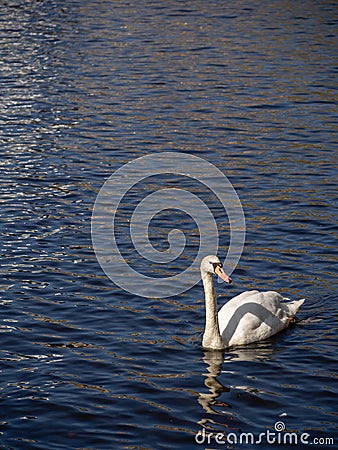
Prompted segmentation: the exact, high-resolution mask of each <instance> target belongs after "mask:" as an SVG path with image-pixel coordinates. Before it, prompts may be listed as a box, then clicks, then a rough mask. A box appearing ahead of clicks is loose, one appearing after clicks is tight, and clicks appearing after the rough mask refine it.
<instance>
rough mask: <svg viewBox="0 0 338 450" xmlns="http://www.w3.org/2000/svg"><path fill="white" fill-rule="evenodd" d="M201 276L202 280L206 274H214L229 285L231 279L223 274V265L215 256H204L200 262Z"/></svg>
mask: <svg viewBox="0 0 338 450" xmlns="http://www.w3.org/2000/svg"><path fill="white" fill-rule="evenodd" d="M201 274H202V278H203V276H204V275H206V274H212V275H213V274H216V275H218V276H219V277H220V278H221V279H222V280H223V281H225V282H226V283H231V282H232V280H231V278H230V277H229V276H228V275H227V274H226V273H225V272H224V270H223V264H222V263H221V261H220V260H219V259H218V258H217V256H213V255H210V256H206V257H205V258H203V259H202V262H201Z"/></svg>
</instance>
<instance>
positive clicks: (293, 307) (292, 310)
mask: <svg viewBox="0 0 338 450" xmlns="http://www.w3.org/2000/svg"><path fill="white" fill-rule="evenodd" d="M304 302H305V298H302V299H300V300H294V301H293V302H288V303H285V306H286V307H287V311H288V314H289V315H290V317H294V316H295V315H296V314H297V311H298V310H299V308H300V307H301V306H302V304H303V303H304Z"/></svg>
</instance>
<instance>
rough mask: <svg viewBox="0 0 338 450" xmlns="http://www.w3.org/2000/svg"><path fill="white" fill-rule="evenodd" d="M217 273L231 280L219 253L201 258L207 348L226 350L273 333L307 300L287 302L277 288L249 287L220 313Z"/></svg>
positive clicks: (229, 281)
mask: <svg viewBox="0 0 338 450" xmlns="http://www.w3.org/2000/svg"><path fill="white" fill-rule="evenodd" d="M214 274H216V275H218V276H219V277H220V278H221V279H222V280H223V281H225V282H226V283H231V282H232V280H231V278H230V277H229V276H228V275H227V274H226V273H225V272H224V270H223V267H222V263H221V262H220V260H219V259H218V258H217V256H213V255H210V256H206V257H205V258H203V260H202V262H201V277H202V281H203V287H204V293H205V309H206V316H205V330H204V334H203V341H202V346H203V348H205V349H212V350H224V349H226V348H228V347H232V346H235V345H245V344H249V343H251V342H257V341H262V340H263V339H266V338H268V337H270V336H273V335H274V334H276V333H278V332H279V331H281V330H283V329H284V328H286V327H287V326H288V325H289V324H290V323H293V322H294V321H295V319H294V316H295V315H296V313H297V311H298V309H299V308H300V307H301V305H302V304H303V303H304V301H305V299H301V300H294V301H292V302H288V303H285V302H283V300H288V299H286V298H284V297H282V296H281V295H280V294H278V292H274V291H267V292H259V291H246V292H242V293H241V294H239V295H237V296H236V297H234V298H232V299H231V300H229V301H228V302H227V303H226V304H225V305H224V306H223V307H222V308H221V309H220V311H219V312H218V314H217V301H216V292H215V288H214V282H213V275H214Z"/></svg>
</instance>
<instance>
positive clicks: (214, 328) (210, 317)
mask: <svg viewBox="0 0 338 450" xmlns="http://www.w3.org/2000/svg"><path fill="white" fill-rule="evenodd" d="M202 281H203V286H204V293H205V330H204V335H203V342H202V345H203V347H204V348H209V349H214V350H223V349H224V348H225V346H224V343H223V340H222V337H221V335H220V332H219V324H218V312H217V301H216V293H215V288H214V282H213V279H212V275H211V274H209V273H207V274H204V275H202Z"/></svg>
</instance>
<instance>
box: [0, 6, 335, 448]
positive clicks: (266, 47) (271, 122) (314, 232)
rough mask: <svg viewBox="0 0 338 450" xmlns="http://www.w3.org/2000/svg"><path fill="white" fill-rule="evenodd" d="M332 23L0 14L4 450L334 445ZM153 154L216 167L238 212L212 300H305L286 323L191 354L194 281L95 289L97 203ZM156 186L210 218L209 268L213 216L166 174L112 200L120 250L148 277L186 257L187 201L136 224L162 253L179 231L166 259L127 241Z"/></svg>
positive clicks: (196, 342) (300, 10)
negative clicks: (235, 248) (240, 239)
mask: <svg viewBox="0 0 338 450" xmlns="http://www.w3.org/2000/svg"><path fill="white" fill-rule="evenodd" d="M336 31H337V3H336V2H333V1H324V0H320V1H318V2H312V1H299V2H289V1H279V0H276V1H273V2H271V1H264V0H263V1H259V2H258V1H252V2H244V1H238V2H223V1H218V0H215V1H212V2H204V1H200V0H197V1H194V2H183V1H178V0H176V1H168V2H153V1H137V2H136V1H131V2H122V1H119V0H116V1H109V0H107V1H99V0H97V1H95V0H92V1H86V0H84V1H80V0H78V1H77V0H69V1H64V2H59V1H56V0H45V1H36V2H27V1H24V0H7V1H6V2H2V4H1V5H0V43H1V45H0V62H1V66H0V68H1V102H0V104H1V106H0V122H1V140H0V142H1V144H0V145H1V147H0V148H1V153H0V164H1V178H0V180H1V197H0V201H1V209H0V219H1V221H0V225H1V256H2V258H1V261H2V263H1V286H0V291H1V292H0V294H1V300H0V301H1V322H0V331H1V334H0V337H1V341H0V358H1V366H0V371H1V390H0V396H1V409H0V448H1V449H6V450H9V449H15V450H17V449H19V450H21V449H24V450H25V449H44V450H45V449H49V450H59V449H65V450H69V449H90V450H105V449H107V450H108V449H130V450H131V449H133V450H136V449H139V450H141V449H142V450H145V449H146V450H148V449H149V450H150V449H151V450H159V449H183V448H184V449H198V448H203V449H204V448H213V449H214V448H215V449H220V448H250V449H252V448H262V449H263V448H265V449H268V448H273V447H274V446H276V445H277V444H276V441H274V444H273V442H272V439H273V437H272V435H271V434H270V437H269V439H270V441H269V440H268V439H267V432H268V431H269V432H270V433H273V432H275V439H278V438H279V439H282V438H283V436H285V435H284V433H283V432H279V430H282V429H283V427H284V426H285V429H286V431H288V432H293V433H296V436H297V439H298V442H297V445H295V443H293V444H292V445H288V444H287V445H281V448H322V449H324V448H334V445H332V442H331V438H334V439H335V445H337V422H338V421H337V403H338V402H337V375H336V368H337V340H336V330H337V321H336V319H337V306H336V305H337V295H336V292H337V278H336V275H337V229H338V227H337V216H336V214H337V189H336V188H337V175H338V170H337V165H336V162H337V140H336V126H337V109H336V99H337V78H336V76H337V75H336V74H337V65H336V64H337V60H336V55H337V37H336ZM164 152H179V153H183V154H185V155H195V156H198V157H200V158H203V159H204V160H207V161H209V162H210V163H212V164H213V165H214V166H215V167H217V168H218V169H220V170H221V171H222V172H223V174H224V175H225V176H226V177H228V179H229V181H230V182H231V184H232V185H233V186H234V188H235V189H236V191H237V194H238V196H239V198H240V201H241V204H242V206H243V211H244V214H245V220H246V242H245V247H244V251H243V254H242V256H241V259H240V262H239V264H238V266H237V267H236V269H235V270H234V272H233V273H232V278H233V284H232V285H231V286H226V285H224V284H216V289H217V292H218V294H219V304H223V303H224V302H225V301H226V300H227V299H228V298H230V297H232V296H234V295H236V294H238V293H239V292H241V291H243V290H249V289H254V288H255V289H256V288H257V289H264V290H266V289H268V290H270V289H275V290H278V291H279V292H280V293H282V294H283V295H284V296H286V297H290V298H292V299H296V298H306V302H305V303H304V305H303V306H302V308H301V310H300V312H299V314H298V319H299V323H297V324H296V326H293V327H291V328H289V329H288V330H286V331H285V332H282V333H280V334H278V335H275V336H274V337H273V338H271V339H268V340H267V341H264V342H261V343H259V344H255V345H250V346H247V347H242V348H237V349H236V348H234V349H230V350H229V351H226V352H225V353H224V354H222V353H221V352H211V353H210V352H204V351H203V350H202V348H201V339H202V333H203V327H204V314H205V311H204V298H203V288H202V284H201V283H200V282H199V283H197V284H196V285H194V286H193V287H191V288H190V289H188V290H186V291H184V292H182V293H181V294H178V295H175V296H171V297H168V298H157V297H156V295H153V296H149V297H142V296H140V295H136V294H131V293H129V292H128V291H125V290H123V289H122V288H120V287H119V286H118V285H116V284H115V283H113V282H112V281H111V279H109V278H108V277H107V276H106V275H105V273H104V272H103V270H102V269H101V267H100V265H99V263H98V261H97V259H96V256H95V253H94V250H93V246H92V241H91V215H92V210H93V206H94V203H95V199H96V197H97V195H98V193H99V191H100V189H101V187H102V185H103V184H104V182H105V181H106V180H107V179H108V177H110V176H111V175H112V174H113V173H114V172H115V171H116V170H117V169H119V168H120V167H121V166H123V165H124V164H125V163H127V162H129V161H133V160H134V159H135V158H139V157H142V156H145V155H148V154H155V155H159V154H161V153H164ZM165 163H166V161H165V159H164V161H163V164H165ZM155 169H156V168H155ZM162 187H166V188H170V187H171V188H172V187H175V188H181V189H185V190H189V191H190V192H193V193H194V195H195V196H198V197H199V198H200V199H201V200H202V201H203V202H204V203H205V204H206V205H208V207H209V208H210V211H211V212H212V214H213V216H214V218H215V221H216V223H217V226H218V230H219V251H218V254H219V257H220V258H221V259H222V260H223V259H224V258H225V256H226V253H227V248H228V245H229V227H228V221H227V214H226V212H225V211H224V210H223V209H222V207H221V205H220V204H219V200H218V199H217V196H216V195H215V194H214V193H213V192H211V191H210V190H208V189H206V188H205V186H204V185H203V184H202V183H200V182H199V180H198V179H194V178H191V177H189V176H184V175H182V174H180V173H179V168H178V172H177V174H175V173H171V174H167V175H163V174H159V175H156V174H154V176H152V177H151V178H150V179H149V180H144V181H143V183H140V184H139V185H136V186H134V187H133V189H132V190H131V192H129V193H128V194H127V196H126V198H125V199H124V201H123V202H121V204H120V205H119V211H118V212H117V216H116V218H117V219H116V220H117V226H118V230H119V233H118V245H119V247H120V248H121V253H122V254H123V256H124V258H126V259H128V258H129V257H130V259H132V260H133V261H132V262H131V264H133V265H134V266H133V267H134V268H136V269H137V270H138V271H140V272H142V273H144V274H147V275H152V276H154V277H155V276H163V274H166V275H167V276H168V274H177V273H179V272H180V271H182V270H183V269H185V268H186V266H187V264H190V263H191V262H192V261H193V260H194V259H195V258H196V255H197V252H198V242H199V241H198V228H197V226H196V224H194V222H193V221H192V219H191V217H190V216H188V215H187V214H185V213H184V211H183V212H182V211H181V212H180V211H179V209H180V204H177V208H176V209H175V208H171V210H170V211H169V210H167V211H163V212H162V213H161V214H158V215H157V216H156V217H154V220H153V222H152V223H151V227H150V228H149V232H150V238H149V239H150V242H151V243H152V244H153V245H154V247H155V248H157V249H158V250H161V251H163V250H166V249H167V248H168V233H169V232H170V230H173V229H180V230H182V231H183V232H185V235H186V239H187V245H186V247H185V249H184V251H183V253H182V255H181V256H180V257H178V258H177V259H175V260H173V261H171V262H170V264H168V266H166V265H164V264H156V263H149V261H147V260H146V259H145V258H142V256H140V255H139V254H138V253H137V252H136V251H135V250H134V249H133V246H132V242H131V239H130V236H129V234H128V229H129V226H128V224H129V222H128V221H129V220H130V218H131V216H132V213H133V210H134V209H135V207H136V205H137V203H138V202H139V201H141V200H142V199H143V198H144V197H146V196H147V195H148V194H149V193H150V192H154V191H156V189H160V188H162ZM163 206H165V205H164V204H163ZM131 256H132V257H133V258H131ZM170 289H171V285H170V283H168V290H170ZM277 422H282V423H281V424H278V425H276V423H277ZM278 427H279V428H278ZM280 427H281V428H280ZM210 433H214V434H213V435H211V434H210ZM217 433H218V434H219V438H218V441H217V442H216V439H215V436H216V434H217ZM241 433H252V435H254V437H255V439H256V440H258V436H259V435H260V433H265V435H264V437H263V438H262V439H261V442H258V443H257V442H256V441H255V443H254V444H253V443H251V442H250V441H249V442H248V443H246V442H245V441H244V440H243V441H242V443H240V442H239V439H240V436H241ZM304 433H307V434H306V435H304ZM248 436H249V435H248ZM301 436H302V437H303V441H302V442H301ZM307 436H308V437H307ZM228 438H229V440H228V441H227V442H226V443H225V439H228ZM208 439H209V441H208ZM222 439H223V443H220V441H221V440H222ZM236 439H237V440H238V443H236ZM315 439H317V441H315ZM318 439H321V441H319V440H318ZM306 442H308V443H309V445H307V443H306ZM316 443H317V444H316ZM310 444H311V445H310Z"/></svg>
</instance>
